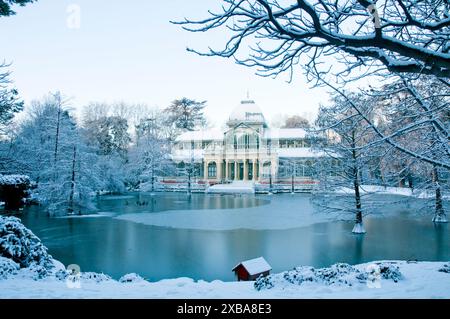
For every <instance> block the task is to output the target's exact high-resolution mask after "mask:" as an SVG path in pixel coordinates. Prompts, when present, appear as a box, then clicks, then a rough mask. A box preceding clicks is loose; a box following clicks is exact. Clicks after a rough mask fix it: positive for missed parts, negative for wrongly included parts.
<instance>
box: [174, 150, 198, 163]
mask: <svg viewBox="0 0 450 319" xmlns="http://www.w3.org/2000/svg"><path fill="white" fill-rule="evenodd" d="M203 156H204V150H202V149H193V150H174V151H172V160H174V161H175V162H181V161H183V162H189V161H190V160H191V158H193V159H194V161H201V160H202V159H203Z"/></svg>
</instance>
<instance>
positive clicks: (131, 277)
mask: <svg viewBox="0 0 450 319" xmlns="http://www.w3.org/2000/svg"><path fill="white" fill-rule="evenodd" d="M141 281H145V279H144V278H142V277H141V276H139V275H138V274H136V273H131V274H126V275H124V276H122V277H121V278H120V279H119V282H121V283H134V282H141Z"/></svg>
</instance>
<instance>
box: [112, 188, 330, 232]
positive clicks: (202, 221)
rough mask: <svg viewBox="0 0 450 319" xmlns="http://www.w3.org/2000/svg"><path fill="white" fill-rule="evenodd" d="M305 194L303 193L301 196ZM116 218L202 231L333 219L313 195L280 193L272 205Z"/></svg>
mask: <svg viewBox="0 0 450 319" xmlns="http://www.w3.org/2000/svg"><path fill="white" fill-rule="evenodd" d="M300 196H301V195H300ZM116 218H118V219H122V220H128V221H132V222H136V223H142V224H146V225H154V226H161V227H173V228H184V229H202V230H232V229H258V230H264V229H289V228H297V227H303V226H308V225H312V224H315V223H321V222H326V221H330V220H333V219H335V218H336V216H335V215H333V214H330V213H324V212H322V213H320V212H314V207H313V204H312V203H311V202H310V201H309V198H306V197H305V198H304V200H299V195H287V194H286V195H282V196H277V198H276V200H271V201H270V203H269V204H267V205H262V206H256V207H250V208H234V209H196V210H173V211H164V212H158V213H150V212H149V213H136V214H123V215H119V216H117V217H116Z"/></svg>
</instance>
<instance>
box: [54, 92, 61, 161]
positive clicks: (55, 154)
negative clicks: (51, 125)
mask: <svg viewBox="0 0 450 319" xmlns="http://www.w3.org/2000/svg"><path fill="white" fill-rule="evenodd" d="M57 99H58V113H57V117H56V135H55V151H54V154H53V157H54V161H55V164H56V161H57V159H58V144H59V126H60V122H61V97H60V96H58V97H57Z"/></svg>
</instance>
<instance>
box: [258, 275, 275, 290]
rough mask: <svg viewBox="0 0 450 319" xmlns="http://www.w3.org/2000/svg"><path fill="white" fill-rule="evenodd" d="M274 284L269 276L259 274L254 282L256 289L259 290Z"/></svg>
mask: <svg viewBox="0 0 450 319" xmlns="http://www.w3.org/2000/svg"><path fill="white" fill-rule="evenodd" d="M273 286H274V284H273V281H272V277H271V276H263V275H261V276H259V277H258V279H256V281H255V283H254V287H255V289H256V290H258V291H260V290H262V289H270V288H272V287H273Z"/></svg>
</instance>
